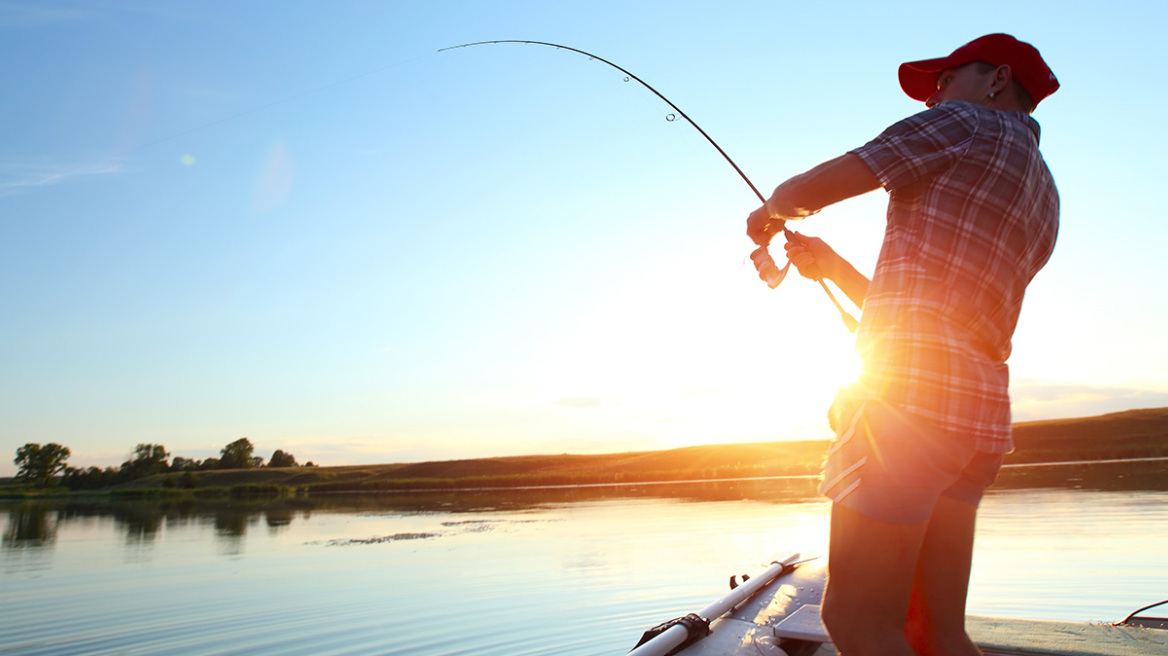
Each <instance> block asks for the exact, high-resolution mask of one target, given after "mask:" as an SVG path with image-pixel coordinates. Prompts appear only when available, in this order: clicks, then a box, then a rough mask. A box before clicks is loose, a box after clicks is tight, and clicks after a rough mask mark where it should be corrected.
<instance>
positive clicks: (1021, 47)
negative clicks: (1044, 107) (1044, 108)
mask: <svg viewBox="0 0 1168 656" xmlns="http://www.w3.org/2000/svg"><path fill="white" fill-rule="evenodd" d="M975 61H981V62H985V63H987V64H990V65H992V66H1001V65H1002V64H1009V65H1010V69H1011V70H1012V71H1013V73H1014V79H1016V80H1018V82H1019V83H1020V84H1021V85H1022V88H1023V89H1026V92H1027V93H1029V94H1030V99H1031V100H1033V101H1034V105H1035V106H1038V102H1039V101H1040V100H1042V99H1043V98H1046V97H1047V96H1049V95H1050V94H1052V93H1054V92H1055V91H1056V90H1057V89H1058V88H1059V83H1058V79H1056V78H1055V76H1054V73H1052V72H1051V70H1050V67H1049V66H1047V65H1046V62H1045V61H1043V59H1042V55H1040V54H1039V53H1038V49H1037V48H1035V47H1034V46H1032V45H1030V44H1029V43H1026V42H1025V41H1019V40H1018V39H1015V38H1014V37H1012V36H1010V35H1009V34H987V35H985V36H983V37H979V38H977V39H974V40H973V41H970V42H969V43H967V44H965V45H963V46H961V47H960V48H958V49H956V50H954V51H953V52H952V53H951V54H950V55H949V56H948V57H940V58H937V59H922V60H921V61H913V62H907V63H904V64H901V65H900V70H899V71H898V76H899V77H900V88H902V89H904V92H905V93H907V94H908V96H909V97H910V98H912V99H913V100H920V101H922V102H923V101H926V100H928V99H929V96H932V95H933V94H934V93H936V91H937V77H938V76H939V75H940V74H941V71H943V70H946V69H949V68H956V67H958V66H964V65H965V64H969V63H972V62H975Z"/></svg>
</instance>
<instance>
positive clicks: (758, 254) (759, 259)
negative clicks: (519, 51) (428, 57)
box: [438, 39, 858, 332]
mask: <svg viewBox="0 0 1168 656" xmlns="http://www.w3.org/2000/svg"><path fill="white" fill-rule="evenodd" d="M501 43H515V44H522V45H531V46H546V47H549V48H555V49H556V50H567V51H569V52H574V53H576V54H578V55H583V56H585V57H587V58H589V59H593V60H596V61H599V62H602V63H604V64H607V65H609V66H611V67H612V68H615V69H616V70H618V71H620V72H621V73H624V74H625V76H626V77H625V80H624V81H625V82H628V81H629V80H630V79H632V80H636V81H637V82H638V83H639V84H640V85H641V86H643V87H645V88H646V89H648V90H649V91H651V92H653V95H655V96H657V97H658V98H660V99H661V100H662V101H663V102H664V103H665V104H666V105H669V107H671V108H672V109H673V111H674V112H676V115H672V114H671V115H666V117H665V120H667V121H676V120H677V118H678V117H679V116H680V117H681V118H683V119H685V120H686V121H687V122H689V124H690V125H692V126H693V127H694V129H695V130H697V131H698V133H699V134H701V135H702V137H704V138H705V139H706V141H708V142H709V143H710V145H711V146H713V147H714V149H715V150H717V151H718V153H719V154H720V155H722V157H723V159H725V160H726V162H727V163H729V164H730V166H732V167H733V168H734V171H735V172H736V173H738V176H739V177H740V178H742V181H743V182H745V183H746V186H748V187H750V190H751V191H753V192H754V195H755V196H757V197H758V200H759V202H760V203H762V204H764V205H765V204H766V197H765V196H763V195H762V192H760V191H759V190H758V187H756V186H754V183H753V182H751V181H750V178H748V177H746V173H744V172H743V171H742V169H741V168H739V166H738V164H737V163H735V162H734V160H733V159H731V158H730V155H728V154H726V151H725V150H722V147H721V146H719V145H718V142H716V141H714V139H713V138H712V137H711V136H710V135H709V134H707V133H706V131H705V130H703V129H702V127H701V126H700V125H698V124H697V123H696V122H694V120H693V119H692V118H690V117H689V114H686V113H685V112H684V111H682V109H681V108H680V107H678V106H677V105H675V104H674V103H673V101H672V100H670V99H668V98H666V97H665V96H664V95H662V94H661V92H660V91H658V90H657V89H654V88H653V86H652V85H650V84H649V83H648V82H646V81H644V80H642V79H641V78H640V77H637V75H636V74H635V73H633V72H632V71H630V70H628V69H626V68H624V67H622V66H619V65H618V64H614V63H613V62H611V61H609V60H607V59H605V58H604V57H601V56H599V55H594V54H592V53H590V52H586V51H584V50H580V49H579V48H573V47H571V46H565V45H560V44H558V43H548V42H547V41H529V40H522V39H500V40H496V41H475V42H473V43H464V44H461V45H457V46H449V47H446V48H440V49H439V50H438V52H446V51H448V50H458V49H459V48H470V47H473V46H485V45H495V44H501ZM783 236H785V237H786V238H787V241H789V242H795V243H798V242H797V240H796V239H795V235H794V233H792V232H791V231H790V230H789V229H787V227H786V226H783ZM751 259H752V260H754V262H755V266H756V267H757V268H758V269H759V272H760V273H761V274H763V275H767V274H766V273H764V269H766V268H767V267H769V268H770V269H773V272H772V273H771V274H770V275H767V284H768V285H770V286H771V287H772V288H774V287H777V286H778V284H779V282H781V281H782V279H783V278H784V277H785V276H786V274H787V270H788V269H789V268H790V267H791V262H790V260H788V261H787V265H786V266H785V267H783V268H782V270H779V269H778V268H777V267H775V265H774V261H773V260H771V257H770V254H769V253H768V252H767V249H766V247H765V246H764V247H762V248H760V249H758V250H756V251H755V252H754V253H752V254H751ZM816 282H818V283H819V285H820V286H821V287H823V291H825V292H827V297H828V298H830V299H831V302H832V304H833V305H835V308H836V309H837V310H839V313H840V317H841V318H842V319H843V321H844V324H845V325H846V326H847V327H848V330H850V331H852V332H855V331H856V326H857V325H858V322H857V321H856V319H855V318H854V317H852V316H851V315H850V314H848V313H847V311H845V310H844V308H843V306H842V305H840V303H839V301H838V300H836V297H835V294H832V293H831V289H829V288H828V286H827V283H825V282H824V281H823V279H822V278H817V279H816Z"/></svg>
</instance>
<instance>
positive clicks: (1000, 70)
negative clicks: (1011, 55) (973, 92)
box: [990, 64, 1014, 95]
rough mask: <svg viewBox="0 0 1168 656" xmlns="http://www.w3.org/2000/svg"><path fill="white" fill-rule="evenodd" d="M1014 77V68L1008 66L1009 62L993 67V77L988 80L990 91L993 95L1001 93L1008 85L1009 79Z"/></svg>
mask: <svg viewBox="0 0 1168 656" xmlns="http://www.w3.org/2000/svg"><path fill="white" fill-rule="evenodd" d="M1013 79H1014V69H1012V68H1010V65H1009V64H1002V65H1001V66H999V67H997V68H996V69H994V77H993V80H991V82H990V91H992V92H993V93H994V94H995V95H997V94H999V93H1001V92H1002V91H1004V90H1005V89H1006V87H1007V86H1009V84H1010V81H1011V80H1013Z"/></svg>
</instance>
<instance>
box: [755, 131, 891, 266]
mask: <svg viewBox="0 0 1168 656" xmlns="http://www.w3.org/2000/svg"><path fill="white" fill-rule="evenodd" d="M879 187H880V181H879V180H877V179H876V176H875V175H873V173H872V171H871V169H869V168H868V165H866V164H864V161H863V160H861V159H860V158H859V157H858V156H857V155H854V154H852V153H845V154H843V155H841V156H839V157H837V158H835V159H832V160H828V161H826V162H824V163H823V164H820V165H819V166H816V167H815V168H813V169H811V170H810V171H807V172H805V173H800V174H799V175H797V176H795V177H793V178H791V179H790V180H787V181H786V182H784V183H782V184H780V185H779V186H778V187H776V188H775V192H774V193H773V194H771V197H770V198H769V199H767V202H766V204H764V205H763V206H762V207H760V208H758V209H757V210H755V211H754V212H752V213H751V214H750V216H749V217H748V218H747V219H746V234H747V235H748V236H749V237H750V238H751V239H752V240H754V243H756V244H758V245H759V246H766V245H767V244H769V243H770V240H771V237H773V236H774V235H775V234H777V233H778V232H781V231H782V228H783V222H784V221H787V220H792V219H802V218H806V217H808V216H811V215H812V214H815V213H816V212H818V211H819V210H821V209H823V208H824V207H827V206H828V205H831V204H832V203H838V202H840V201H841V200H844V199H847V198H851V197H852V196H859V195H860V194H865V193H867V192H869V191H872V190H873V189H877V188H879Z"/></svg>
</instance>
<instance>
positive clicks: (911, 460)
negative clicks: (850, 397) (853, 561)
mask: <svg viewBox="0 0 1168 656" xmlns="http://www.w3.org/2000/svg"><path fill="white" fill-rule="evenodd" d="M1002 460H1003V456H1002V454H997V453H980V452H978V451H977V450H976V449H974V447H973V445H972V444H969V443H967V442H966V441H964V440H955V439H953V438H952V437H951V436H947V435H943V434H941V433H940V432H938V431H935V430H933V429H931V428H928V427H926V426H924V425H922V424H921V423H920V422H916V421H914V420H913V419H912V418H911V417H909V416H906V415H904V414H903V413H901V412H899V411H897V410H896V409H894V408H890V407H888V406H887V405H884V404H881V403H879V402H878V401H868V402H866V403H864V404H863V405H862V406H861V407H860V408H859V409H858V410H857V411H856V413H855V415H854V416H853V417H852V418H851V419H850V421H849V422H848V424H847V425H846V426H844V427H843V431H842V432H840V433H839V436H838V437H837V438H836V440H835V442H833V443H832V445H831V449H829V450H828V453H827V463H826V464H825V465H824V471H823V483H822V484H821V485H820V488H819V491H820V493H821V494H823V495H825V496H827V497H829V498H830V499H831V500H832V501H834V502H836V503H839V504H842V505H844V506H846V507H848V508H851V509H852V510H855V511H857V512H859V513H861V514H863V515H865V516H867V517H871V518H872V519H877V520H880V521H884V522H890V523H894V524H916V523H918V522H923V521H925V520H927V519H929V517H930V516H932V514H933V508H934V507H935V506H936V504H937V500H938V499H939V498H940V497H942V496H944V497H949V498H953V499H957V500H958V501H964V502H966V503H970V504H973V505H975V506H976V505H978V504H979V503H980V502H981V498H982V495H983V494H984V493H985V489H986V488H987V487H989V486H990V485H991V484H992V483H993V482H994V479H996V478H997V476H998V470H999V469H1000V468H1001V466H1002Z"/></svg>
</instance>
